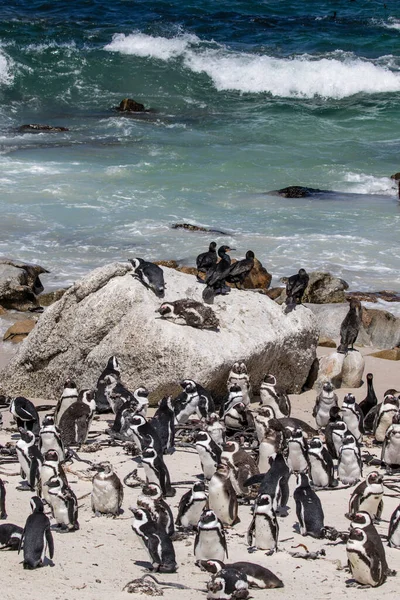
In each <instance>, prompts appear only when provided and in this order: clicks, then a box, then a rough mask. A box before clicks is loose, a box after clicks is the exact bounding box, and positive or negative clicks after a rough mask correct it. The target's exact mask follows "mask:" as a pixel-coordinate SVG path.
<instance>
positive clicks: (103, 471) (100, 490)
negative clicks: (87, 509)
mask: <svg viewBox="0 0 400 600" xmlns="http://www.w3.org/2000/svg"><path fill="white" fill-rule="evenodd" d="M94 468H95V469H96V471H97V473H96V475H95V476H94V477H93V479H92V494H91V500H92V511H93V512H94V513H95V515H96V516H100V515H112V516H113V517H117V516H118V515H119V513H120V511H121V506H122V501H123V499H124V488H123V485H122V483H121V480H120V478H119V477H118V475H117V474H116V473H115V472H114V469H113V466H112V464H111V463H110V462H109V461H103V462H101V463H99V464H97V465H95V467H94Z"/></svg>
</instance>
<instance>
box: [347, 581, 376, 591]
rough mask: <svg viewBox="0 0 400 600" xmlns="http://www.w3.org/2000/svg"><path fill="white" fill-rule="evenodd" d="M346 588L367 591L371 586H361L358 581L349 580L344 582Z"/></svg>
mask: <svg viewBox="0 0 400 600" xmlns="http://www.w3.org/2000/svg"><path fill="white" fill-rule="evenodd" d="M346 587H347V588H357V589H359V590H367V589H368V588H370V587H371V586H370V585H362V584H361V583H358V581H355V580H354V579H349V580H348V581H346Z"/></svg>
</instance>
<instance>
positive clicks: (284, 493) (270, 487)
mask: <svg viewBox="0 0 400 600" xmlns="http://www.w3.org/2000/svg"><path fill="white" fill-rule="evenodd" d="M289 477H290V469H289V467H288V465H287V462H286V460H285V458H284V456H283V454H282V453H281V452H278V453H277V455H276V456H275V458H274V459H273V461H272V465H271V468H270V469H269V471H268V472H267V473H265V474H260V475H253V476H252V477H250V478H249V479H248V480H247V481H245V485H247V486H250V485H255V484H257V483H259V484H260V487H259V490H258V494H259V495H261V494H268V495H269V496H270V497H271V499H272V507H273V509H274V511H275V512H278V511H279V512H283V513H285V512H286V510H287V503H288V500H289Z"/></svg>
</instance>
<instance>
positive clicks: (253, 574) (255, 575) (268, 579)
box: [196, 559, 283, 589]
mask: <svg viewBox="0 0 400 600" xmlns="http://www.w3.org/2000/svg"><path fill="white" fill-rule="evenodd" d="M196 564H197V566H198V567H200V569H201V570H204V571H208V573H218V571H221V569H224V568H228V569H229V568H232V569H236V570H237V571H240V573H244V574H245V575H246V577H247V581H248V583H249V586H250V587H256V588H260V589H273V588H280V587H283V583H282V581H281V580H280V579H279V577H277V576H276V575H275V574H274V573H272V571H270V570H269V569H266V568H265V567H262V566H261V565H257V564H256V563H250V562H245V561H239V562H235V563H231V564H229V565H226V564H224V563H223V562H222V561H221V560H212V559H210V560H199V561H197V563H196Z"/></svg>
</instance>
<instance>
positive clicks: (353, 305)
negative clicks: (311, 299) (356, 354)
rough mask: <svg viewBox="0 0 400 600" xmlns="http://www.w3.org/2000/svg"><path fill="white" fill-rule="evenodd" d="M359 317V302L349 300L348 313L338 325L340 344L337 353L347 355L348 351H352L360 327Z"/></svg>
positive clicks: (360, 310) (360, 308)
mask: <svg viewBox="0 0 400 600" xmlns="http://www.w3.org/2000/svg"><path fill="white" fill-rule="evenodd" d="M361 315H362V306H361V302H360V301H359V300H356V299H355V298H352V299H351V300H350V306H349V312H348V313H347V314H346V316H345V318H344V319H343V321H342V323H341V325H340V344H339V346H338V348H337V351H338V352H340V353H342V354H347V353H348V351H349V350H354V343H355V341H356V339H357V336H358V332H359V330H360V327H361ZM350 346H351V348H350Z"/></svg>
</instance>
